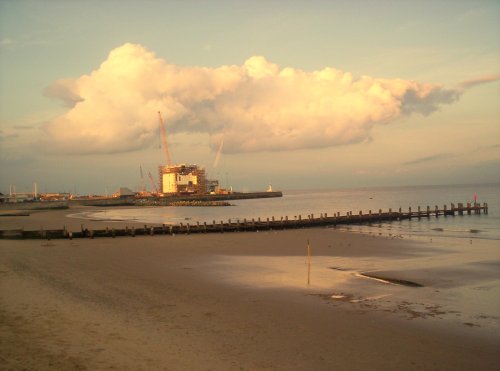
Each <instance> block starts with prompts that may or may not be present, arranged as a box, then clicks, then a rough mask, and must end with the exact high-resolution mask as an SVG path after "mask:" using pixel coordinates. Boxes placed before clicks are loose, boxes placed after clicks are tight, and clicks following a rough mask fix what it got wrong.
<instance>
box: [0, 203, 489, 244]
mask: <svg viewBox="0 0 500 371" xmlns="http://www.w3.org/2000/svg"><path fill="white" fill-rule="evenodd" d="M481 213H484V214H488V204H487V203H483V205H480V204H478V203H475V204H470V203H467V204H466V205H464V204H462V203H459V204H457V205H455V204H453V203H452V204H451V206H450V207H449V208H448V207H447V205H444V206H443V208H441V209H440V208H439V207H438V206H435V207H434V208H431V207H429V206H427V207H426V208H425V209H423V208H421V207H420V206H419V207H418V208H417V209H416V210H412V208H411V207H410V208H408V210H402V209H401V208H399V210H397V211H395V210H392V209H389V210H388V211H386V212H383V211H382V210H381V209H379V210H377V211H372V210H369V211H368V213H363V212H362V211H359V213H353V212H352V211H349V212H347V213H346V214H345V215H340V212H337V213H333V214H331V215H330V214H328V213H324V214H320V215H319V216H314V214H310V215H307V217H305V218H303V217H302V215H298V216H294V218H293V219H291V218H289V217H288V216H285V217H282V216H281V217H280V218H279V219H278V218H275V217H274V216H272V217H271V218H266V219H265V220H264V219H261V218H257V219H243V220H240V219H237V220H231V219H229V220H227V221H226V222H225V221H223V220H220V221H216V220H213V221H212V223H206V222H203V223H200V222H196V223H195V224H190V223H185V224H184V223H179V224H163V225H161V226H148V225H144V227H136V226H132V227H125V228H109V227H106V228H105V229H95V230H94V229H88V228H85V227H84V225H82V226H81V230H80V231H69V230H67V229H66V228H63V229H57V230H43V229H41V230H24V229H15V230H0V238H3V239H61V238H69V239H72V238H97V237H111V238H115V237H119V236H130V237H135V236H144V235H151V236H154V235H174V234H191V233H224V232H249V231H266V230H279V229H295V228H310V227H323V226H336V225H345V224H372V223H381V222H390V221H397V220H406V219H413V218H417V219H422V218H431V217H436V218H437V217H440V216H444V217H447V216H455V215H478V214H481Z"/></svg>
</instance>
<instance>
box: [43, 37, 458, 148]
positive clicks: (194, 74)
mask: <svg viewBox="0 0 500 371" xmlns="http://www.w3.org/2000/svg"><path fill="white" fill-rule="evenodd" d="M45 94H46V95H48V96H50V97H53V98H56V99H59V100H61V101H62V102H64V103H65V104H66V105H67V106H68V107H69V110H68V111H67V112H66V113H65V114H63V115H62V116H59V117H57V118H55V119H54V120H52V121H50V122H49V123H47V124H46V125H45V126H44V132H45V138H43V140H42V144H43V145H44V148H46V149H47V150H49V151H52V152H58V153H73V154H77V153H78V154H83V153H113V152H126V151H133V150H137V149H140V148H144V147H146V146H148V145H150V144H151V143H152V142H153V141H154V140H155V139H156V138H157V135H158V122H157V111H161V112H162V114H163V117H164V121H165V124H166V126H167V133H170V134H171V133H180V132H184V133H190V132H198V133H207V134H208V135H209V137H210V144H211V147H212V149H213V150H214V151H217V150H218V148H219V147H220V143H221V142H222V138H224V148H223V152H224V153H241V152H258V151H285V150H295V149H306V148H320V147H330V146H337V145H345V144H350V143H357V142H362V141H366V140H369V139H370V133H371V130H372V128H373V126H374V125H377V124H386V123H390V122H392V121H395V120H397V119H398V118H400V117H401V116H402V115H408V114H411V113H414V112H417V113H422V114H426V115H427V114H430V113H432V112H434V111H436V110H438V109H439V107H440V106H441V105H443V104H450V103H452V102H453V101H455V100H456V99H458V97H459V94H460V93H459V91H457V90H450V89H445V88H443V87H442V86H440V85H437V84H427V83H420V82H416V81H409V80H402V79H381V78H374V77H370V76H362V77H360V78H354V77H353V76H352V75H351V74H350V73H348V72H343V71H340V70H337V69H334V68H330V67H327V68H324V69H322V70H319V71H312V72H308V71H303V70H300V69H295V68H291V67H285V68H281V67H280V66H278V65H276V64H274V63H271V62H269V61H267V60H266V59H265V58H264V57H262V56H253V57H251V58H249V59H248V60H246V61H245V62H244V64H243V65H230V66H221V67H218V68H207V67H185V66H178V65H174V64H170V63H168V62H167V61H165V60H162V59H160V58H157V57H156V56H155V55H154V54H153V53H152V52H150V51H148V50H147V49H145V48H144V47H142V46H140V45H135V44H125V45H122V46H120V47H118V48H116V49H114V50H112V51H111V52H110V54H109V56H108V58H107V59H106V60H105V61H104V62H103V63H102V64H101V65H100V66H99V68H97V69H96V70H95V71H92V72H91V73H90V74H89V75H83V76H81V77H79V78H76V79H63V80H58V81H56V82H54V83H53V84H52V85H51V86H49V87H48V88H47V89H46V91H45Z"/></svg>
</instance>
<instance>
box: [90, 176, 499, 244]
mask: <svg viewBox="0 0 500 371" xmlns="http://www.w3.org/2000/svg"><path fill="white" fill-rule="evenodd" d="M474 197H476V198H477V202H479V203H480V204H481V205H482V204H483V203H484V202H486V203H488V207H489V210H488V214H484V213H482V214H481V215H467V214H465V215H455V216H447V217H444V216H440V217H437V218H436V217H435V216H431V217H430V218H421V219H416V218H415V219H412V220H402V221H392V222H383V223H374V224H370V225H366V224H365V225H359V226H358V225H349V226H344V227H337V228H344V229H348V230H350V231H353V232H359V233H375V234H380V235H392V236H404V237H414V238H429V237H430V238H433V237H448V238H468V239H489V240H500V184H481V185H433V186H412V187H408V186H406V187H372V188H344V189H330V190H325V189H322V190H291V191H283V197H278V198H267V199H251V200H233V201H230V202H231V204H232V206H217V207H207V206H198V207H197V206H164V207H134V208H110V209H106V210H101V211H98V212H93V213H86V215H85V216H86V217H87V218H89V219H94V220H106V221H133V222H140V223H145V224H179V223H190V224H191V225H193V224H196V222H200V223H203V222H207V223H213V221H215V222H216V223H220V222H221V221H224V222H227V221H228V220H229V219H231V220H232V221H233V222H234V221H236V220H238V219H239V220H240V221H243V219H247V220H251V219H255V220H257V219H258V218H261V220H266V218H269V219H271V218H272V217H273V216H274V217H275V219H277V220H279V219H280V218H281V217H283V218H285V217H286V216H288V218H289V219H291V220H293V219H294V218H296V217H297V218H298V216H299V215H300V216H301V217H302V218H307V216H308V215H311V214H313V215H314V217H319V216H320V215H321V214H327V215H330V216H332V215H333V214H334V213H337V212H340V213H341V215H345V214H346V213H347V212H350V211H352V212H353V214H357V213H359V211H362V212H364V213H367V212H368V211H369V210H372V212H373V213H376V212H378V211H379V209H381V210H382V211H383V212H384V211H389V209H392V210H393V211H397V210H398V209H399V208H402V209H403V210H405V211H407V210H408V208H409V207H411V208H412V210H413V211H416V210H417V208H418V206H420V207H421V209H422V210H425V209H426V208H427V206H430V208H431V210H433V209H434V208H435V206H436V205H437V206H438V207H439V208H440V209H442V208H443V206H444V205H447V207H448V208H449V207H450V205H451V203H454V204H455V205H457V204H458V203H463V204H464V205H465V204H466V203H467V202H471V203H473V202H474Z"/></svg>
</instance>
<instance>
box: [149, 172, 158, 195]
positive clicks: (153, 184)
mask: <svg viewBox="0 0 500 371" xmlns="http://www.w3.org/2000/svg"><path fill="white" fill-rule="evenodd" d="M148 175H149V179H150V180H151V185H152V186H153V189H152V190H151V192H153V190H154V191H155V193H156V194H158V187H157V186H156V184H155V181H154V179H153V176H152V175H151V171H149V172H148Z"/></svg>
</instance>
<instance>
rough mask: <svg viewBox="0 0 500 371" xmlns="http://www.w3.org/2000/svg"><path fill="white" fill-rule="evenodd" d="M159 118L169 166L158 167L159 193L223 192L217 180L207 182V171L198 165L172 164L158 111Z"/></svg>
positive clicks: (197, 193) (199, 193) (196, 193)
mask: <svg viewBox="0 0 500 371" xmlns="http://www.w3.org/2000/svg"><path fill="white" fill-rule="evenodd" d="M158 118H159V124H160V132H161V138H162V145H163V151H164V153H165V159H166V163H167V164H166V165H160V166H159V167H158V178H159V188H158V189H157V193H158V194H164V195H175V194H180V195H188V194H194V195H202V194H206V193H218V192H221V190H220V189H219V182H218V181H217V180H207V178H206V173H205V169H203V168H201V167H199V166H198V165H190V164H173V163H172V160H171V158H170V153H169V152H168V146H167V136H166V134H165V125H164V123H163V119H162V116H161V112H160V111H158Z"/></svg>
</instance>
